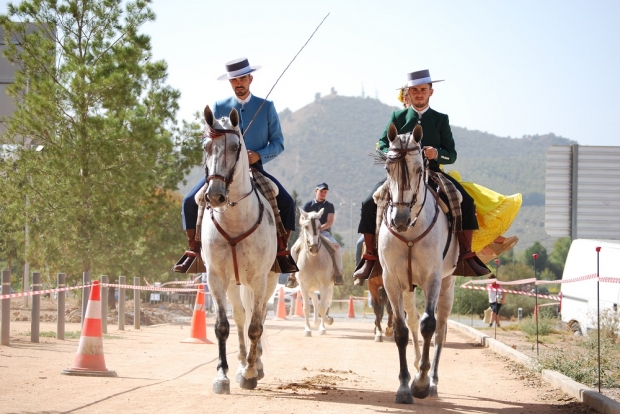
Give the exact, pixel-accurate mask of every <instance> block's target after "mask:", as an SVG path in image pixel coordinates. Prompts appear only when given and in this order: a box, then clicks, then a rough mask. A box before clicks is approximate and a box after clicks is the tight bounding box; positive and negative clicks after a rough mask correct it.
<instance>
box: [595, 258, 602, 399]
mask: <svg viewBox="0 0 620 414" xmlns="http://www.w3.org/2000/svg"><path fill="white" fill-rule="evenodd" d="M600 252H601V248H600V247H597V248H596V332H597V335H598V344H597V346H598V392H599V393H600V392H601V301H600V300H599V286H600V282H599V280H598V278H599V266H598V265H599V254H600Z"/></svg>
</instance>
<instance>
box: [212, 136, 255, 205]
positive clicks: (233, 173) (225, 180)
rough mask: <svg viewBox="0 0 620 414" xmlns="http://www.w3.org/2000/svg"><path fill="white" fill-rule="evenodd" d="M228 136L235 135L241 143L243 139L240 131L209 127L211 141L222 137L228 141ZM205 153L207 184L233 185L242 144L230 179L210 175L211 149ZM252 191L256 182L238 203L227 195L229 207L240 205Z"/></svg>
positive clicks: (238, 149)
mask: <svg viewBox="0 0 620 414" xmlns="http://www.w3.org/2000/svg"><path fill="white" fill-rule="evenodd" d="M226 134H235V135H236V136H237V137H238V138H239V141H241V140H242V139H243V137H242V136H241V134H240V133H239V131H238V130H236V129H219V128H213V127H212V126H210V125H207V131H206V136H208V137H209V138H211V139H217V138H221V137H224V139H226ZM204 151H205V161H204V164H203V168H204V169H205V173H206V183H207V184H208V183H209V181H211V180H220V181H223V182H224V183H225V184H226V186H229V185H230V184H232V182H233V179H234V176H235V168H237V162H238V161H239V157H240V155H241V143H239V148H237V153H236V155H235V165H233V167H232V169H231V170H230V176H229V177H228V178H227V177H224V176H223V175H220V174H209V170H208V168H207V156H206V153H207V152H208V151H209V149H207V148H204ZM225 164H226V158H224V165H225ZM252 191H254V181H252V188H251V189H250V191H249V192H248V193H247V194H245V195H244V196H243V197H241V198H240V199H239V200H237V201H229V200H228V194H226V203H227V204H228V205H229V206H231V207H234V206H236V205H237V204H239V202H240V201H241V200H243V199H244V198H246V197H248V196H249V195H250V194H252Z"/></svg>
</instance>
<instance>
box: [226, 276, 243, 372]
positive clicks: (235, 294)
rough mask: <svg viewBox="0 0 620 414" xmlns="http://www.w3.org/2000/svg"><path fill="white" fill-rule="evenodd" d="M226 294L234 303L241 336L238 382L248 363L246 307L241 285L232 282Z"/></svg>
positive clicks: (238, 355) (234, 311)
mask: <svg viewBox="0 0 620 414" xmlns="http://www.w3.org/2000/svg"><path fill="white" fill-rule="evenodd" d="M226 294H227V296H228V300H230V303H231V305H232V313H233V319H234V320H235V324H236V325H237V337H238V338H239V353H238V354H237V360H238V361H239V366H238V367H237V375H236V377H235V378H236V380H237V382H240V381H241V372H242V371H243V369H244V368H245V366H246V365H247V363H248V362H247V361H246V358H245V356H246V354H247V348H246V345H245V329H246V328H245V308H244V307H243V303H242V302H241V287H240V286H237V285H236V284H234V283H230V284H229V285H228V290H227V292H226Z"/></svg>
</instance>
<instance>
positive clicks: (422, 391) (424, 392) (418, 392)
mask: <svg viewBox="0 0 620 414" xmlns="http://www.w3.org/2000/svg"><path fill="white" fill-rule="evenodd" d="M430 390H431V389H430V387H428V386H426V387H424V388H418V387H416V385H415V383H414V384H413V385H412V386H411V393H412V394H413V396H414V397H415V398H419V399H424V398H426V397H428V396H429V394H430Z"/></svg>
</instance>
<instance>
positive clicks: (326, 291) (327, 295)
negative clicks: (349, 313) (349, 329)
mask: <svg viewBox="0 0 620 414" xmlns="http://www.w3.org/2000/svg"><path fill="white" fill-rule="evenodd" d="M329 276H330V278H331V274H330V275H329ZM333 286H334V285H333V284H332V283H331V282H330V283H329V285H328V286H326V285H322V286H321V300H320V301H319V315H320V316H321V324H320V326H319V335H325V334H326V333H327V329H326V328H325V325H329V322H328V318H329V316H327V308H329V304H330V303H331V301H332V292H333Z"/></svg>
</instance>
